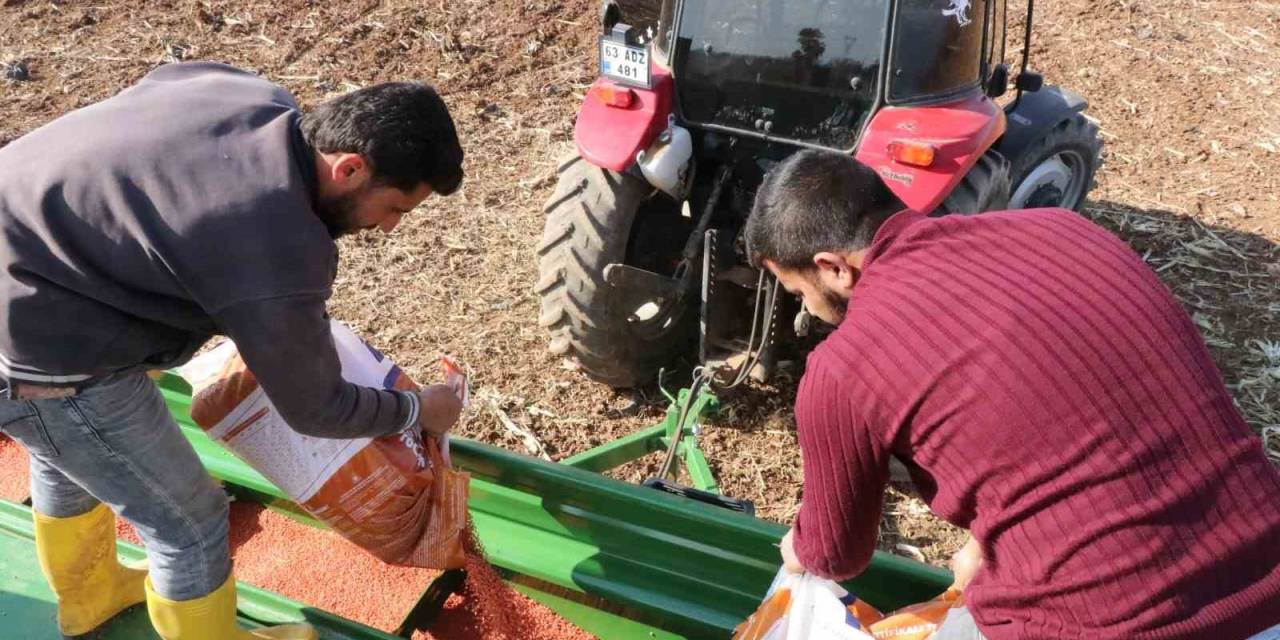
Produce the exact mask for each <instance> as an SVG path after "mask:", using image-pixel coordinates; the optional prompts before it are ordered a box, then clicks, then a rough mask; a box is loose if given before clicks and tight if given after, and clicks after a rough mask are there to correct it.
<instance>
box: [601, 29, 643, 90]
mask: <svg viewBox="0 0 1280 640" xmlns="http://www.w3.org/2000/svg"><path fill="white" fill-rule="evenodd" d="M600 75H602V76H604V77H606V78H608V79H610V80H615V81H617V82H622V83H624V84H629V85H634V86H638V87H644V88H645V89H648V88H650V80H649V49H648V48H647V47H633V46H630V45H626V44H623V43H621V42H615V41H613V40H605V39H604V38H601V39H600Z"/></svg>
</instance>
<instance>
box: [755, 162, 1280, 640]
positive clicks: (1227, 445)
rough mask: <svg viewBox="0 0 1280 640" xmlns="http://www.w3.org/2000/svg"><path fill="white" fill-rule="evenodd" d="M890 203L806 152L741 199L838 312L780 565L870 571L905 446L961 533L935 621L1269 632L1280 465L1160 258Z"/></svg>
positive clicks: (1277, 562)
mask: <svg viewBox="0 0 1280 640" xmlns="http://www.w3.org/2000/svg"><path fill="white" fill-rule="evenodd" d="M904 209H905V207H904V206H903V205H902V203H901V202H899V201H898V199H897V198H896V197H894V195H893V193H892V192H890V191H889V189H888V188H887V187H886V186H885V185H884V183H883V182H881V180H880V177H879V176H878V175H876V173H875V172H874V171H873V170H872V169H870V168H868V167H866V166H864V165H862V164H860V163H859V162H858V161H856V160H854V159H853V158H851V157H848V156H842V155H837V154H829V153H820V152H803V153H800V154H797V155H796V156H793V157H792V158H790V159H788V160H787V161H786V162H784V163H782V164H781V165H780V166H779V167H778V168H777V169H775V170H774V171H773V172H772V173H771V174H770V176H769V177H768V178H766V180H765V181H764V184H763V185H762V186H761V187H760V190H759V193H758V194H757V197H756V203H755V208H754V210H753V212H752V214H751V218H750V221H749V222H748V225H747V242H748V247H749V249H750V253H751V256H752V260H753V261H755V262H756V263H757V264H759V265H762V266H763V267H766V268H768V269H769V270H770V271H772V272H773V273H774V274H775V275H776V276H777V277H778V280H779V282H780V283H781V284H782V285H783V286H784V287H785V288H786V289H787V290H788V291H791V292H792V293H796V294H799V295H800V296H801V297H802V299H803V302H804V305H805V307H806V308H807V309H808V310H809V311H810V312H811V313H813V314H814V315H816V316H818V317H819V318H821V319H823V320H825V321H827V322H828V323H830V324H832V325H836V326H837V328H836V330H835V331H834V332H833V333H832V334H831V335H830V336H829V337H827V339H826V340H825V341H824V342H823V343H822V344H821V345H819V346H818V348H817V349H815V350H814V352H813V353H812V354H811V355H810V356H809V360H808V365H807V367H806V369H805V374H804V379H803V380H802V381H801V383H800V389H799V392H798V395H797V398H796V429H797V433H798V436H799V441H800V448H801V450H802V452H803V454H804V500H803V504H802V506H801V508H800V512H799V515H798V516H797V518H796V521H795V524H794V527H793V528H792V531H791V533H789V534H788V535H787V536H786V538H785V539H784V542H783V545H782V552H783V558H784V561H785V564H786V566H788V567H789V568H791V569H793V570H808V571H810V572H812V573H816V574H818V575H821V576H825V577H830V578H835V579H844V578H848V577H851V576H854V575H857V574H858V573H860V572H861V571H862V570H863V569H864V568H865V567H866V566H867V562H868V561H869V559H870V557H871V554H872V551H873V550H874V548H875V541H876V533H877V530H878V527H879V523H880V512H881V507H882V505H883V502H884V498H883V496H884V489H885V485H886V482H887V480H888V476H889V461H890V459H891V458H898V459H900V460H902V461H903V462H905V463H906V465H907V468H908V469H909V470H910V471H911V473H912V478H913V480H914V482H915V485H916V487H917V488H918V489H919V491H920V493H921V495H922V497H923V498H924V500H925V501H926V502H927V503H928V504H929V506H930V508H931V509H932V510H933V512H934V513H935V514H937V515H938V516H940V517H942V518H943V519H945V520H947V521H948V522H950V523H952V524H954V525H956V526H959V527H963V528H965V529H969V531H970V532H971V534H972V536H973V542H972V543H971V544H970V545H968V546H967V547H966V549H967V551H966V552H965V553H963V554H961V556H962V558H961V559H962V560H963V559H965V558H966V557H967V558H968V559H969V560H970V562H967V563H962V564H968V565H969V566H970V567H971V568H972V567H974V566H976V567H977V568H976V571H972V569H971V572H973V573H974V576H973V579H972V581H971V582H970V583H969V584H968V587H967V588H966V589H965V591H964V599H965V603H966V604H967V609H966V610H960V609H957V610H954V611H953V612H952V619H951V620H950V621H949V622H948V623H947V624H945V625H944V626H943V629H942V630H940V632H939V635H938V638H947V639H948V640H953V639H955V638H976V637H979V634H981V635H984V636H985V637H987V638H991V639H992V640H1004V639H1013V638H1098V639H1107V638H1115V639H1117V640H1118V639H1122V638H1123V639H1126V640H1127V639H1130V638H1168V639H1173V638H1186V639H1191V638H1223V639H1228V638H1230V639H1239V638H1245V637H1248V636H1250V635H1253V634H1259V633H1262V634H1263V635H1261V636H1258V637H1259V638H1267V639H1268V640H1270V639H1271V638H1274V637H1276V635H1277V634H1280V628H1275V629H1271V630H1270V631H1264V630H1266V629H1268V628H1269V627H1273V626H1275V625H1276V624H1277V623H1280V606H1278V605H1277V603H1280V505H1278V504H1277V502H1276V495H1280V473H1277V471H1276V469H1275V468H1274V467H1273V466H1272V465H1271V464H1270V463H1269V462H1268V461H1267V459H1266V457H1265V455H1264V454H1263V451H1262V447H1261V443H1260V442H1259V439H1258V438H1257V436H1256V435H1254V434H1252V433H1251V432H1250V431H1249V429H1248V426H1247V425H1246V424H1245V422H1244V420H1243V418H1242V417H1241V416H1240V413H1239V411H1237V410H1236V407H1235V405H1234V404H1233V402H1232V398H1231V394H1230V393H1229V392H1228V391H1227V388H1226V387H1225V386H1224V384H1223V382H1222V377H1221V375H1219V373H1218V370H1217V368H1216V367H1215V366H1214V363H1213V359H1212V358H1211V357H1210V354H1209V350H1208V349H1207V348H1206V347H1205V344H1204V340H1203V339H1201V337H1200V335H1199V333H1198V332H1197V331H1196V328H1195V325H1194V323H1192V322H1191V319H1190V318H1189V317H1188V316H1187V313H1186V311H1184V310H1183V308H1182V306H1181V305H1180V304H1179V303H1178V301H1177V300H1176V299H1175V298H1174V297H1173V296H1172V295H1171V294H1170V293H1169V291H1168V289H1166V288H1165V287H1164V285H1163V284H1161V282H1160V280H1159V279H1158V278H1157V277H1156V274H1155V273H1154V272H1152V270H1151V269H1150V268H1148V267H1147V266H1146V265H1145V264H1144V263H1143V261H1142V259H1141V258H1140V257H1138V256H1137V255H1136V254H1134V252H1133V251H1132V250H1130V249H1129V247H1128V246H1126V245H1125V244H1124V243H1123V242H1122V241H1120V240H1119V239H1118V238H1116V237H1115V236H1113V235H1111V234H1109V233H1107V232H1106V231H1105V230H1103V229H1102V228H1100V227H1098V226H1097V225H1094V224H1093V223H1091V222H1089V221H1088V220H1086V219H1085V218H1083V217H1081V216H1079V215H1077V214H1075V213H1073V212H1070V211H1066V210H1062V209H1042V210H1035V211H1006V212H995V213H985V214H982V215H977V216H946V217H942V218H930V217H926V216H923V215H920V214H918V213H916V212H913V211H905V210H904ZM975 621H976V624H975Z"/></svg>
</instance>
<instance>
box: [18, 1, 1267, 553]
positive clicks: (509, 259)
mask: <svg viewBox="0 0 1280 640" xmlns="http://www.w3.org/2000/svg"><path fill="white" fill-rule="evenodd" d="M598 4H599V3H598V2H596V1H594V0H563V1H557V0H550V1H537V2H535V1H533V0H451V1H449V2H444V1H443V0H438V1H433V2H420V1H410V0H384V1H381V2H378V1H364V2H358V3H350V4H343V3H314V2H306V1H304V0H273V1H271V2H266V1H263V0H245V1H240V2H229V1H204V2H195V1H186V0H182V1H179V0H168V1H165V0H160V1H156V2H148V3H135V2H124V1H122V0H119V1H108V2H101V1H99V2H92V3H90V2H79V1H53V2H50V1H39V2H37V1H34V0H27V1H23V0H5V2H4V3H3V6H0V63H21V65H22V66H23V68H24V72H23V73H22V74H16V75H21V76H24V77H27V78H28V79H26V80H16V79H8V80H6V79H0V96H2V98H0V144H3V143H5V142H7V141H9V140H12V139H13V138H15V137H17V136H19V135H21V134H22V133H24V132H26V131H29V130H31V129H32V128H35V127H36V126H39V125H40V124H42V123H44V122H47V121H48V120H51V119H52V118H54V117H56V116H58V115H59V114H61V113H64V112H66V111H68V110H70V109H73V108H76V107H79V106H83V105H86V104H89V103H91V102H93V101H96V100H99V99H102V98H104V97H106V96H109V95H111V94H112V93H115V92H116V91H119V90H120V89H122V88H124V87H125V86H128V85H129V84H130V83H132V82H134V81H135V80H137V79H138V78H139V77H141V76H142V75H143V74H144V73H146V72H147V71H148V70H150V69H152V68H154V67H155V66H156V65H158V64H161V63H163V62H168V61H173V60H179V59H215V60H221V61H225V62H228V63H231V64H235V65H238V66H241V67H243V68H246V69H249V70H252V71H255V72H258V73H262V74H264V75H266V76H268V77H270V78H273V79H275V80H276V81H279V82H281V83H282V84H284V85H286V86H287V87H288V88H289V89H290V90H291V91H293V92H294V93H295V94H296V95H297V96H298V97H299V98H300V99H301V100H302V101H303V102H304V103H306V104H314V103H316V102H317V101H319V100H322V99H323V98H325V97H327V96H330V95H334V94H336V93H339V92H342V91H347V90H349V89H351V88H354V87H360V86H365V85H368V84H371V83H374V82H379V81H383V80H401V79H405V78H415V79H420V80H425V81H428V82H432V83H434V84H436V85H437V86H438V87H439V88H440V90H441V92H442V93H443V95H444V96H445V98H446V100H447V101H448V102H449V104H450V106H451V108H452V110H453V111H454V113H455V115H456V119H457V121H458V125H459V127H460V131H461V133H462V137H463V141H464V144H465V146H466V148H467V151H468V160H467V172H468V178H467V181H466V183H465V186H464V188H463V189H462V191H461V193H460V194H458V195H456V196H454V197H452V198H449V199H441V200H436V199H432V200H430V201H428V202H427V203H426V204H425V205H424V206H423V207H422V208H421V209H420V210H419V211H417V212H415V213H414V214H413V215H411V216H408V217H407V219H406V221H405V224H404V228H403V229H401V230H398V231H397V232H396V233H395V234H393V235H391V236H388V237H380V236H369V237H363V238H354V239H351V240H348V241H344V243H343V247H342V249H343V260H342V265H341V273H340V277H339V280H338V283H337V295H336V296H335V298H334V300H333V304H332V310H333V313H334V315H335V316H336V317H337V318H339V319H341V320H343V321H345V322H348V323H350V324H351V325H353V327H354V328H355V329H356V330H357V331H358V332H359V333H360V334H362V335H363V336H366V337H367V338H368V339H369V340H370V341H371V342H373V343H374V344H375V345H377V346H378V347H379V348H382V349H384V350H385V351H386V352H387V353H389V354H392V355H393V356H394V357H395V358H396V359H397V360H398V361H399V362H401V363H402V364H403V365H405V367H406V368H407V369H408V371H409V372H410V374H411V375H413V376H414V377H415V378H416V379H419V380H422V381H429V380H432V379H433V378H432V376H434V375H435V373H436V369H435V357H436V354H438V353H440V352H441V351H444V352H448V353H451V354H455V355H457V356H458V357H459V358H460V359H462V360H463V361H465V362H467V363H468V364H470V365H471V367H472V368H473V369H474V371H475V374H476V376H475V384H476V386H477V388H483V389H488V390H492V394H493V395H492V396H487V397H490V398H491V400H492V402H487V403H484V404H483V405H482V404H481V403H477V406H476V407H475V408H474V409H473V410H472V411H473V414H472V416H471V420H470V421H469V422H468V423H467V426H466V427H465V429H464V435H467V436H471V437H476V438H480V439H482V440H486V441H488V442H491V443H494V444H498V445H501V446H505V447H508V448H511V449H513V450H516V451H526V448H525V447H526V444H525V443H526V441H528V440H529V438H527V437H525V434H524V433H522V432H527V435H529V436H531V437H532V438H533V440H536V442H537V443H539V444H540V445H541V446H542V447H543V448H544V449H545V451H546V453H547V454H548V455H550V456H551V457H553V458H557V459H558V458H563V457H564V456H567V455H570V454H573V453H576V452H579V451H582V450H584V449H586V448H588V447H590V446H594V445H598V444H601V443H603V442H606V441H608V440H611V439H613V438H617V437H619V436H622V435H625V434H628V433H630V432H632V431H634V430H636V429H638V428H640V427H641V426H645V425H648V424H652V423H656V422H657V421H658V420H660V419H661V417H662V411H663V408H664V402H663V400H662V399H661V395H660V394H658V393H657V392H656V391H654V390H652V389H647V390H643V391H642V392H639V393H635V394H623V395H618V394H614V393H613V392H611V391H609V390H608V389H604V388H601V387H600V386H598V385H594V384H591V383H590V382H588V381H586V380H585V379H584V378H583V377H582V375H581V374H580V373H578V372H576V371H574V370H573V369H572V367H571V366H566V365H565V363H563V362H562V361H560V360H558V359H554V358H551V357H549V356H548V355H546V352H545V349H544V347H545V342H544V336H543V334H542V331H541V330H539V328H538V327H537V324H536V318H537V315H538V303H537V299H536V297H535V296H534V294H533V291H532V288H533V284H534V283H535V282H536V280H537V278H536V265H535V260H534V256H533V248H534V246H535V244H536V243H537V240H538V237H539V234H540V232H541V228H542V213H541V206H542V203H543V201H544V200H545V199H546V198H547V196H548V195H549V193H550V190H551V187H552V185H553V180H554V178H553V169H554V166H555V164H556V161H557V160H558V159H559V158H560V157H561V156H562V155H563V154H564V153H565V152H566V151H568V150H569V149H570V148H571V144H570V140H571V134H572V124H573V117H574V114H575V111H576V109H577V106H578V104H579V103H580V102H581V100H582V97H583V94H584V92H585V90H586V87H587V86H588V85H589V83H590V82H591V81H592V79H593V77H594V69H593V64H594V56H595V27H594V25H595V20H596V12H597V10H598ZM1021 6H1022V3H1020V2H1012V3H1010V14H1011V15H1017V14H1018V12H1019V11H1020V10H1021ZM1038 10H1039V17H1038V19H1037V29H1036V33H1037V36H1036V39H1035V46H1034V48H1033V56H1034V60H1035V66H1036V68H1037V69H1039V70H1041V71H1043V72H1044V73H1045V74H1046V77H1047V78H1048V79H1049V81H1050V82H1054V83H1060V84H1063V85H1066V86H1068V87H1071V88H1073V89H1075V90H1077V91H1079V92H1080V93H1082V94H1083V95H1085V96H1086V97H1088V99H1089V100H1090V102H1091V106H1090V109H1089V112H1090V113H1091V114H1092V115H1093V116H1094V117H1096V118H1098V119H1099V120H1100V121H1101V124H1102V130H1103V136H1104V138H1105V141H1106V143H1107V165H1106V167H1105V168H1104V172H1103V174H1102V175H1101V176H1100V177H1099V182H1098V188H1097V189H1096V190H1095V192H1094V194H1093V202H1092V203H1091V205H1090V207H1089V210H1088V212H1087V213H1088V215H1090V216H1091V217H1093V218H1094V219H1096V220H1098V221H1099V222H1101V223H1102V224H1104V225H1106V226H1108V227H1109V228H1111V229H1112V230H1114V231H1115V232H1116V233H1118V234H1119V235H1121V236H1122V237H1124V238H1125V239H1126V240H1128V241H1129V242H1130V243H1132V244H1133V245H1134V246H1135V247H1136V248H1137V249H1138V251H1139V252H1140V253H1142V254H1144V256H1145V257H1146V258H1147V260H1148V262H1149V263H1150V264H1151V265H1152V266H1153V267H1154V268H1156V269H1157V270H1158V271H1159V272H1160V275H1161V277H1162V278H1163V279H1164V281H1165V282H1167V283H1168V284H1169V286H1170V287H1171V288H1172V289H1173V290H1174V291H1175V292H1176V293H1177V294H1178V296H1179V297H1180V298H1181V299H1182V300H1183V302H1184V303H1185V304H1186V305H1187V307H1188V310H1189V311H1190V312H1192V313H1193V314H1194V315H1195V317H1196V319H1197V322H1198V324H1199V326H1200V327H1201V328H1202V330H1203V331H1204V333H1205V337H1206V339H1207V340H1208V341H1209V343H1210V345H1211V346H1212V347H1213V351H1214V355H1215V357H1216V358H1217V361H1218V363H1219V366H1220V367H1221V369H1222V370H1223V373H1224V375H1225V377H1226V380H1227V383H1228V384H1229V385H1230V386H1231V389H1232V391H1233V393H1234V394H1235V397H1236V399H1237V401H1238V403H1239V405H1240V408H1241V410H1242V411H1243V412H1244V414H1245V416H1246V417H1247V418H1248V420H1249V422H1250V424H1251V425H1252V427H1253V428H1254V429H1255V430H1257V431H1258V433H1260V434H1261V435H1263V436H1264V437H1265V438H1266V439H1267V447H1268V450H1269V451H1270V453H1271V455H1272V456H1273V459H1276V460H1277V461H1280V415H1278V411H1280V410H1278V409H1277V407H1280V399H1278V396H1280V353H1278V351H1280V349H1278V348H1277V345H1280V320H1278V318H1280V266H1277V265H1280V250H1278V249H1277V244H1276V243H1277V242H1280V188H1278V187H1280V185H1278V184H1277V182H1278V181H1280V126H1278V125H1276V124H1275V123H1274V114H1276V113H1280V96H1277V93H1276V92H1277V87H1280V78H1278V77H1277V76H1278V75H1280V67H1277V65H1276V64H1275V59H1276V57H1277V54H1280V50H1278V47H1280V4H1278V3H1275V2H1257V1H1251V0H1222V1H1212V2H1211V1H1197V0H1149V1H1142V2H1138V1H1136V0H1060V1H1058V2H1053V3H1039V6H1038ZM1011 33H1014V34H1016V33H1017V29H1014V30H1011ZM1017 46H1018V42H1017V38H1016V37H1015V38H1014V39H1013V40H1011V42H1010V48H1009V54H1010V58H1011V59H1012V58H1013V57H1014V52H1015V51H1016V50H1017ZM11 66H12V65H11ZM794 376H795V372H794V371H793V372H791V373H790V377H789V378H788V377H786V376H784V377H783V378H782V379H780V380H778V381H776V383H775V385H776V386H770V387H763V388H754V389H750V390H748V391H746V392H744V393H742V394H740V395H737V396H734V397H731V398H726V400H727V407H726V411H725V414H724V415H723V416H722V417H721V418H720V419H718V420H717V421H715V423H714V424H713V425H711V426H710V427H709V429H708V432H707V434H706V435H705V437H704V439H703V441H704V445H705V448H706V450H707V451H708V454H709V457H710V459H711V462H712V465H713V467H714V470H715V472H716V473H717V474H718V476H719V478H720V479H721V485H722V487H723V489H724V490H725V491H726V492H727V493H729V494H731V495H735V496H740V497H746V498H750V499H753V500H755V501H756V503H757V505H758V506H759V508H760V513H761V514H762V515H763V516H764V517H768V518H772V519H775V520H779V521H786V520H788V519H789V518H791V517H792V516H793V515H794V513H795V509H796V505H797V504H798V501H799V498H800V460H799V454H798V452H797V450H796V444H795V436H794V425H793V420H792V417H791V414H790V410H789V402H790V396H791V394H792V393H793V391H794ZM492 407H496V410H495V409H493V408H492ZM503 417H505V418H506V420H508V421H510V423H511V424H512V425H516V426H517V427H518V428H517V429H515V430H512V429H510V428H509V426H504V424H505V423H504V420H503ZM518 432H521V433H519V434H518ZM656 464H657V463H656V461H653V460H645V461H641V462H639V463H636V464H633V465H629V466H628V467H627V468H625V469H623V470H621V471H620V472H619V475H621V476H622V477H626V478H628V479H637V478H639V477H642V476H643V475H645V474H647V473H650V472H652V469H653V468H654V467H655V466H656ZM886 509H887V514H886V519H885V521H884V523H883V526H882V533H883V535H882V542H883V546H884V548H886V549H888V550H891V551H897V552H899V553H905V554H906V555H912V556H914V555H916V550H919V552H920V553H921V554H923V556H924V557H925V558H926V559H928V560H931V561H941V560H943V559H945V557H946V556H947V555H948V554H949V553H950V552H951V551H952V550H954V549H955V548H957V547H958V546H959V544H960V541H961V539H962V537H961V535H960V534H959V533H958V532H957V531H956V530H954V529H952V528H950V527H948V526H946V525H943V524H941V523H938V522H937V521H936V520H934V519H933V518H932V517H930V516H929V515H928V510H927V508H926V507H925V506H924V505H922V504H921V503H919V502H918V501H915V500H914V499H911V498H907V497H905V496H902V495H901V494H898V493H896V492H895V493H893V494H891V499H890V502H889V504H888V506H887V507H886ZM900 545H901V546H900Z"/></svg>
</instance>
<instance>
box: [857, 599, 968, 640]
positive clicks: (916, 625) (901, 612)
mask: <svg viewBox="0 0 1280 640" xmlns="http://www.w3.org/2000/svg"><path fill="white" fill-rule="evenodd" d="M963 606H964V597H963V596H962V595H961V594H960V592H959V591H957V590H955V589H948V590H947V591H946V592H944V593H943V594H942V595H940V596H938V597H936V598H934V599H932V600H929V601H926V602H921V603H919V604H913V605H910V606H906V607H903V608H901V609H898V610H896V611H893V612H892V613H889V614H887V615H885V616H884V618H881V619H880V620H879V621H877V622H875V623H872V624H871V626H870V627H869V630H870V631H871V635H873V636H875V637H876V639H877V640H927V639H928V638H930V637H932V636H933V634H934V632H935V631H937V630H938V626H939V625H941V624H942V621H943V619H944V618H946V617H947V612H948V611H950V610H952V609H953V608H956V607H963Z"/></svg>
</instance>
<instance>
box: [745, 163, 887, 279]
mask: <svg viewBox="0 0 1280 640" xmlns="http://www.w3.org/2000/svg"><path fill="white" fill-rule="evenodd" d="M905 208H906V206H905V205H903V204H902V201H901V200H898V197H897V196H895V195H894V194H893V192H892V191H890V190H889V187H887V186H885V184H884V182H883V181H882V180H881V179H880V176H878V175H876V172H875V171H874V170H872V169H871V167H868V166H867V165H865V164H862V163H861V162H858V161H857V160H856V159H854V158H853V157H852V156H847V155H842V154H838V153H833V152H829V151H801V152H800V153H797V154H795V155H793V156H791V157H790V158H787V159H786V160H785V161H783V162H782V163H781V164H779V165H778V166H777V167H775V168H774V169H773V171H770V172H769V174H768V175H766V176H765V178H764V182H763V183H762V184H761V185H760V189H759V190H758V191H756V202H755V206H754V207H752V210H751V217H750V218H749V219H748V220H747V231H746V240H747V253H748V256H749V258H750V260H751V264H753V265H755V266H757V267H759V266H761V262H762V261H763V260H765V259H766V258H767V259H769V260H772V261H773V262H775V263H777V264H778V265H779V266H783V267H786V268H788V269H808V268H812V267H813V256H814V255H815V254H818V253H821V252H823V251H841V252H852V251H858V250H860V249H864V248H866V247H867V246H869V245H870V244H871V241H872V239H873V238H875V235H876V231H877V230H879V229H880V224H881V223H883V222H884V221H885V220H886V219H888V218H889V216H892V215H893V214H895V213H897V212H898V211H901V210H903V209H905Z"/></svg>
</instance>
